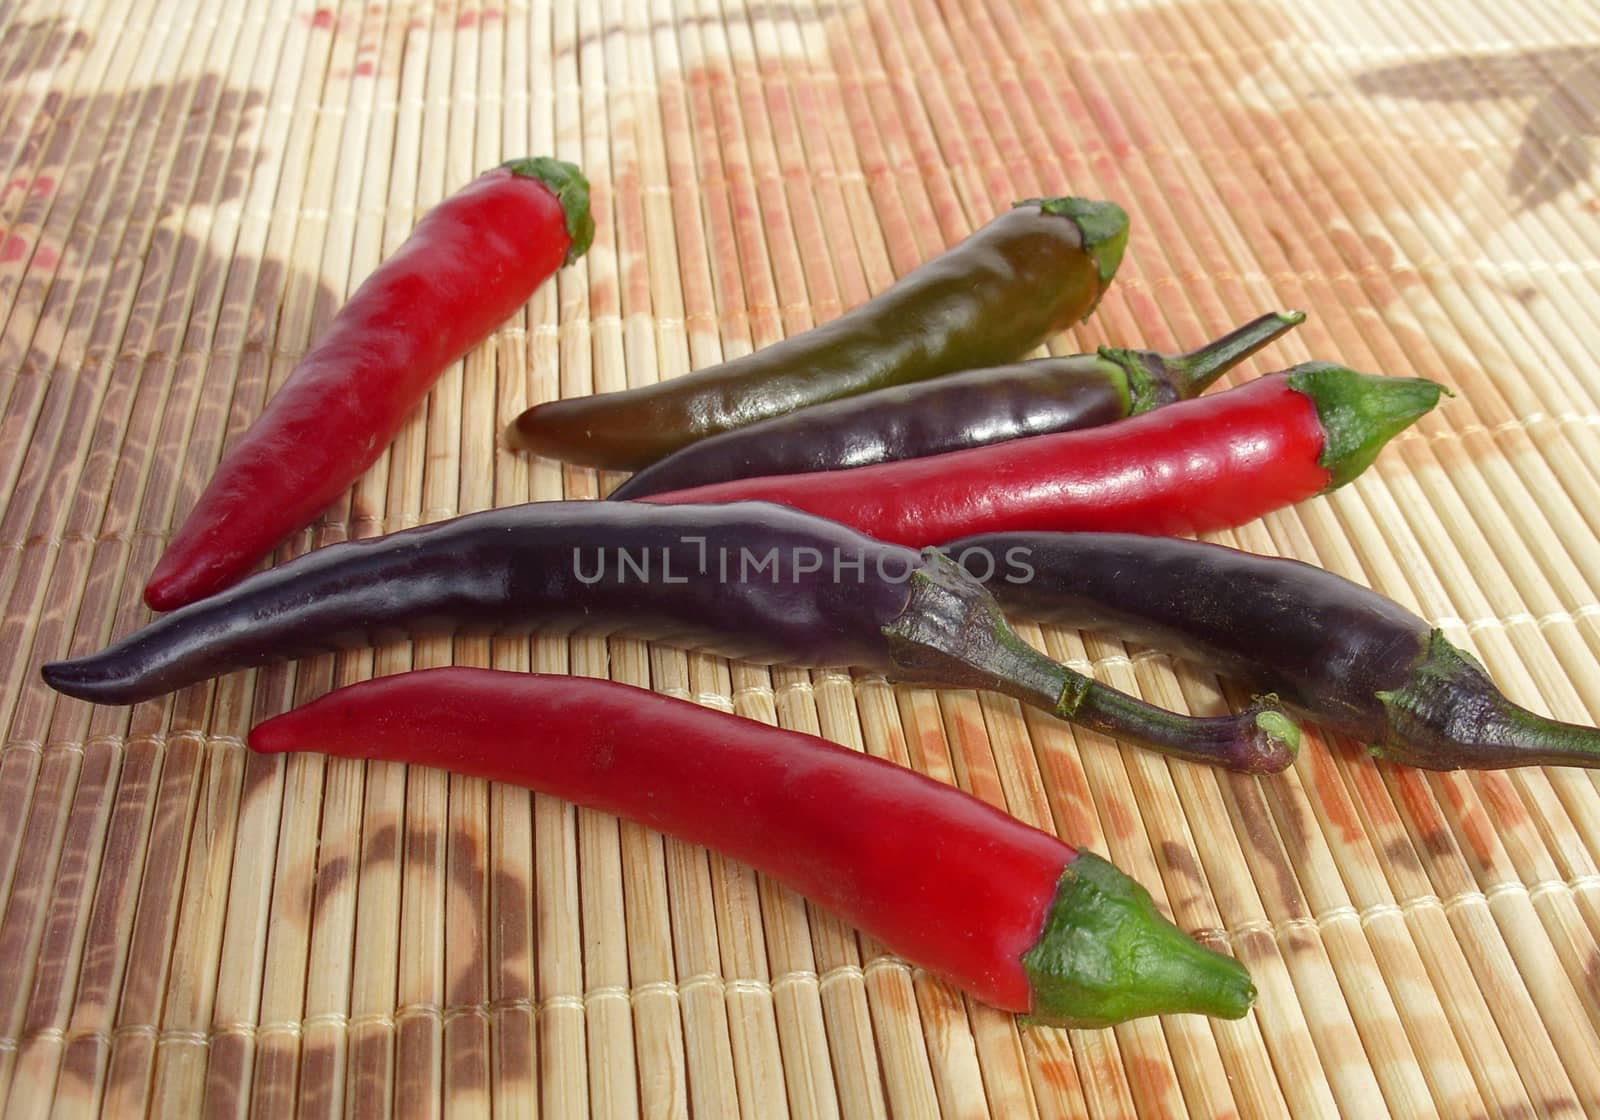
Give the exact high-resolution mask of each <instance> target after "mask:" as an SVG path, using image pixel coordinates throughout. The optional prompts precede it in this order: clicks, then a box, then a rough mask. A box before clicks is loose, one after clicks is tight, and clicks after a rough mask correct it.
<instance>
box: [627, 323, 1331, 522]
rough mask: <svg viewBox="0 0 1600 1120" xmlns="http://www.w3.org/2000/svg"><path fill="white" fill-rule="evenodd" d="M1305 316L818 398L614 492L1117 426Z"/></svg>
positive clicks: (695, 447)
mask: <svg viewBox="0 0 1600 1120" xmlns="http://www.w3.org/2000/svg"><path fill="white" fill-rule="evenodd" d="M1304 321H1305V313H1304V312H1301V311H1277V312H1273V313H1271V314H1268V315H1263V316H1261V317H1260V318H1258V319H1255V320H1253V321H1251V322H1249V323H1246V324H1245V325H1244V326H1242V327H1239V328H1238V329H1237V330H1234V331H1231V332H1229V333H1228V334H1226V335H1223V336H1222V337H1221V338H1219V339H1217V340H1216V341H1214V342H1211V343H1208V344H1207V345H1205V346H1202V347H1201V348H1200V349H1198V350H1193V351H1191V352H1189V353H1187V354H1179V355H1169V354H1158V353H1156V352H1154V351H1152V350H1119V349H1113V348H1111V347H1109V346H1102V347H1100V349H1099V351H1098V352H1096V353H1094V354H1074V355H1072V356H1070V357H1064V358H1035V359H1033V360H1032V361H1027V362H1017V363H1015V364H1013V365H1006V366H994V367H992V368H989V369H975V370H968V371H967V372H965V373H952V374H949V375H947V376H944V377H938V378H935V379H934V380H932V381H919V382H915V383H913V384H910V385H896V386H892V387H890V388H887V389H877V390H874V391H873V392H870V393H862V394H861V395H860V396H855V397H845V398H844V399H842V400H837V401H829V402H827V403H825V404H818V405H812V406H811V407H810V408H802V409H800V410H799V411H796V412H790V413H786V414H784V415H782V416H775V417H773V418H772V419H770V420H761V421H758V422H757V423H754V424H749V425H746V426H745V427H742V428H735V429H733V430H732V431H729V432H723V433H721V434H720V435H715V436H711V437H710V438H708V439H703V440H699V441H698V442H696V443H691V444H690V445H689V446H688V447H685V448H683V449H682V450H681V451H677V452H674V453H673V454H671V455H668V456H667V457H666V458H665V459H659V460H657V461H656V462H654V463H652V464H650V465H649V466H648V467H645V468H644V469H643V470H641V471H639V472H638V473H637V474H635V475H634V476H633V477H632V478H630V479H628V480H627V481H626V482H624V483H623V484H622V485H621V486H618V487H617V488H616V489H615V490H613V491H612V492H611V493H610V495H609V497H610V498H611V499H612V500H613V501H625V500H627V499H629V498H642V497H644V496H645V495H647V494H660V493H663V492H665V491H668V490H683V489H687V488H688V487H691V486H700V485H703V484H705V483H710V482H725V481H727V480H729V479H735V478H756V477H760V476H764V475H785V474H805V473H808V472H811V471H826V470H836V469H841V468H846V467H865V466H870V465H872V464H873V463H888V462H893V461H895V460H897V459H916V458H921V457H924V456H927V455H940V454H943V453H944V452H946V451H960V450H962V449H964V448H969V447H982V446H984V445H985V444H991V443H1001V442H1003V441H1005V440H1008V439H1016V438H1018V437H1021V436H1036V435H1043V434H1045V433H1047V432H1066V431H1071V430H1073V429H1075V428H1092V427H1097V426H1098V425H1101V424H1109V423H1111V422H1112V421H1113V420H1121V419H1123V418H1124V417H1127V416H1134V415H1137V414H1139V413H1141V412H1148V411H1150V409H1152V408H1156V407H1159V406H1160V405H1164V404H1171V403H1172V402H1173V401H1178V400H1186V399H1187V398H1189V397H1193V396H1196V395H1197V394H1199V393H1201V392H1203V391H1204V390H1205V389H1206V388H1207V387H1208V386H1210V385H1211V384H1212V383H1213V382H1214V381H1216V379H1217V378H1219V377H1221V376H1222V375H1223V374H1224V373H1226V372H1228V370H1230V369H1232V368H1233V367H1234V366H1235V365H1237V364H1238V363H1239V362H1242V361H1244V360H1245V359H1246V358H1248V357H1249V356H1250V355H1251V354H1254V353H1255V352H1256V351H1257V350H1259V349H1261V347H1263V346H1265V345H1266V344H1267V343H1269V342H1271V341H1272V340H1273V339H1275V338H1277V337H1278V336H1279V335H1281V334H1283V332H1284V331H1286V330H1289V329H1290V328H1291V327H1294V326H1296V325H1297V324H1299V323H1301V322H1304Z"/></svg>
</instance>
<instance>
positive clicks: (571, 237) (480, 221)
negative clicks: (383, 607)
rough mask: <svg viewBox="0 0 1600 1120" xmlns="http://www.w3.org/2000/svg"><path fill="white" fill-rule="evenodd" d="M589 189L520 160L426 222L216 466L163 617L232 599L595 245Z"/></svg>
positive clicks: (541, 162) (176, 556)
mask: <svg viewBox="0 0 1600 1120" xmlns="http://www.w3.org/2000/svg"><path fill="white" fill-rule="evenodd" d="M593 236H594V222H593V219H592V218H591V217H590V215H589V185H588V183H587V182H586V181H585V180H584V178H583V175H582V173H581V172H580V171H579V170H578V169H577V168H576V167H574V166H572V165H571V164H570V163H562V162H560V161H559V160H554V159H549V158H545V157H541V158H536V159H524V160H516V161H513V162H510V163H507V164H504V165H502V166H500V167H497V168H495V169H494V170H492V171H488V172H485V173H484V174H483V175H480V176H479V177H478V178H477V179H475V180H473V181H472V182H471V183H470V184H468V185H467V186H466V187H465V188H463V189H462V190H460V191H458V192H456V193H455V194H454V195H452V196H450V197H449V198H447V199H445V200H444V201H443V202H441V203H440V204H439V205H437V206H435V207H434V208H433V209H432V210H430V211H428V213H427V214H426V215H424V216H423V218H422V220H421V221H420V222H418V223H417V227H416V229H414V230H413V231H412V232H411V235H410V236H409V237H407V238H406V241H405V244H403V245H401V246H400V248H399V250H398V251H397V252H395V253H394V255H393V256H391V257H389V258H388V259H387V260H385V261H384V262H383V263H382V264H381V265H380V266H379V267H378V269H377V271H376V272H374V273H373V274H372V275H371V276H370V277H368V278H367V280H366V282H365V283H363V284H362V285H361V287H360V289H359V290H357V292H356V293H355V295H354V296H352V297H351V298H350V302H349V303H347V304H345V306H344V307H343V308H341V309H340V311H339V313H338V314H337V315H336V316H334V319H333V322H332V323H331V324H330V325H329V327H328V329H327V331H326V333H324V334H323V335H322V337H321V338H319V339H318V340H317V343H316V345H315V346H313V347H312V348H311V350H310V351H309V352H308V353H307V354H306V355H305V357H303V358H301V359H300V362H299V364H297V365H296V366H295V368H294V370H293V371H292V372H291V373H290V374H289V377H288V380H286V381H285V382H284V384H283V387H282V388H281V389H279V390H278V391H277V393H275V394H274V395H273V396H272V398H271V399H270V400H269V401H268V402H267V406H266V408H265V410H264V411H263V412H262V413H261V415H260V416H259V417H258V418H257V419H256V421H255V422H254V423H253V424H252V425H251V426H250V428H249V429H248V430H247V431H246V432H245V433H244V435H243V436H242V437H241V438H240V439H239V441H238V443H237V444H235V445H234V446H233V447H232V448H231V449H230V450H229V451H228V453H227V454H226V455H225V456H223V459H222V462H221V463H220V464H218V466H217V470H216V473H215V474H214V475H213V476H212V479H211V481H210V483H209V484H208V485H207V487H206V489H205V491H204V493H202V494H201V495H200V499H199V501H197V502H196V503H195V506H194V509H193V510H192V511H190V513H189V516H188V517H187V518H186V519H185V520H184V522H183V524H182V525H180V526H179V527H178V530H177V532H176V533H174V534H173V537H172V540H171V541H170V542H169V543H168V545H167V549H166V552H165V553H163V555H162V557H161V559H160V561H159V562H158V563H157V564H156V568H155V572H154V573H153V574H152V575H151V576H150V580H149V582H148V583H147V584H146V585H145V589H144V598H145V602H146V603H147V604H149V605H150V606H151V607H152V608H153V609H155V610H161V611H165V610H171V609H173V608H174V607H181V606H183V605H184V604H185V603H190V602H193V601H194V600H196V599H199V598H202V597H204V596H206V595H209V594H211V593H212V592H214V591H218V590H220V589H221V588H223V587H226V586H227V585H229V584H230V583H233V582H234V581H235V580H237V579H239V577H241V576H243V575H244V574H245V573H246V572H248V571H249V570H250V569H251V568H252V567H254V566H255V565H256V564H257V563H258V562H259V561H260V560H261V559H262V558H263V557H265V556H267V555H268V554H270V553H271V551H272V550H273V549H274V548H276V547H277V546H278V545H279V544H281V543H282V542H283V540H284V538H285V537H287V536H288V535H289V534H291V533H293V532H294V531H295V530H297V529H301V528H303V527H304V526H306V525H308V524H310V523H311V521H312V520H313V519H314V518H315V517H316V516H317V514H319V513H321V512H322V510H324V509H325V508H327V506H328V505H329V503H331V502H332V501H333V500H334V499H335V498H337V497H338V496H339V495H340V494H341V493H343V492H344V491H345V490H346V489H347V488H348V487H349V486H350V484H351V483H352V482H354V481H355V479H356V478H357V477H358V476H359V475H360V474H361V472H362V471H364V470H366V469H367V468H368V467H370V466H371V465H372V464H373V463H374V462H375V461H376V460H377V458H378V456H379V455H381V454H382V453H383V449H384V448H385V447H387V446H388V445H389V443H390V442H391V441H392V440H393V439H394V436H395V433H396V432H398V431H399V430H400V426H401V424H403V423H404V422H405V420H406V418H407V417H408V416H410V415H411V412H412V410H413V409H414V408H415V407H416V405H417V404H418V402H420V401H421V400H422V398H423V397H424V396H425V395H426V394H427V392H428V389H429V388H430V387H431V386H432V385H433V383H434V381H435V380H436V379H437V378H438V376H439V374H440V373H441V372H443V371H444V369H445V368H446V367H447V366H449V365H450V363H451V362H454V361H455V360H456V359H458V358H460V357H461V355H463V354H465V353H466V352H467V351H468V350H469V349H471V348H472V347H473V346H474V345H476V344H477V343H478V342H480V341H481V340H482V339H484V338H486V337H487V336H488V335H489V333H490V332H491V331H492V330H494V328H495V327H497V326H499V325H500V324H501V323H503V322H505V320H506V319H507V318H508V317H509V316H510V315H511V314H512V313H513V312H515V311H516V310H517V308H519V307H521V306H522V305H523V304H524V303H526V302H527V300H528V297H529V296H530V295H532V294H533V291H534V289H535V288H537V287H538V286H539V285H540V284H541V283H543V282H544V280H545V279H546V278H547V277H549V276H550V274H551V273H553V272H555V270H556V269H557V268H559V267H560V266H561V265H562V264H563V263H564V262H569V261H572V260H575V259H577V258H578V257H579V256H580V255H582V254H583V252H584V251H585V250H587V249H588V247H589V242H590V241H591V240H592V239H593Z"/></svg>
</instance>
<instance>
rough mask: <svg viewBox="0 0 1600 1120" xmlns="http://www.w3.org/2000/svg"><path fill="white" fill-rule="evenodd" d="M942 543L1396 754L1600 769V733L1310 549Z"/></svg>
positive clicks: (1005, 585) (1011, 592)
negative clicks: (1311, 560)
mask: <svg viewBox="0 0 1600 1120" xmlns="http://www.w3.org/2000/svg"><path fill="white" fill-rule="evenodd" d="M945 551H946V553H947V554H948V555H950V556H951V557H952V558H955V559H956V560H957V561H958V562H960V563H961V564H962V566H963V567H964V568H965V570H966V571H968V572H969V573H970V574H972V575H974V576H975V577H976V578H987V579H988V584H987V585H988V587H989V589H990V591H991V592H992V593H993V594H994V595H995V597H996V599H997V600H999V602H1000V605H1001V606H1002V607H1003V608H1004V609H1005V610H1006V611H1007V612H1008V613H1009V614H1013V615H1016V616H1020V617H1025V618H1031V619H1036V620H1039V621H1043V622H1053V623H1059V624H1061V625H1064V626H1071V627H1074V628H1077V629H1082V630H1101V631H1105V632H1107V633H1110V634H1114V635H1116V636H1118V637H1120V638H1125V639H1128V640H1131V641H1135V642H1139V643H1142V644H1145V645H1148V646H1151V647H1153V648H1156V649H1162V650H1166V651H1168V652H1171V653H1173V654H1176V655H1178V656H1180V657H1183V658H1186V659H1188V660H1191V661H1193V662H1195V663H1196V664H1199V665H1204V666H1206V667H1209V668H1211V669H1214V670H1215V671H1216V672H1218V673H1220V674H1222V675H1224V676H1227V677H1232V678H1234V679H1236V680H1238V681H1240V682H1241V683H1243V684H1245V685H1247V686H1248V687H1249V688H1251V689H1252V690H1259V691H1265V692H1271V693H1274V694H1275V695H1276V696H1277V697H1278V698H1279V699H1280V700H1282V701H1283V702H1284V704H1285V705H1287V706H1288V707H1289V708H1290V709H1292V710H1294V711H1297V712H1299V713H1301V714H1302V715H1304V716H1305V718H1307V719H1309V720H1311V721H1313V722H1315V723H1320V724H1322V725H1324V726H1326V727H1329V728H1332V729H1334V730H1336V731H1340V732H1343V733H1344V734H1346V735H1349V736H1351V737H1353V738H1355V739H1357V740H1358V741H1360V742H1362V743H1364V744H1366V745H1368V746H1369V747H1370V748H1371V750H1372V751H1373V752H1374V753H1376V754H1377V755H1379V756H1381V757H1383V758H1387V759H1389V760H1391V761H1393V762H1398V763H1403V764H1405V765H1407V766H1416V767H1421V768H1424V769H1429V770H1458V769H1468V768H1470V769H1500V768H1503V767H1508V766H1533V765H1569V766H1590V767H1593V766H1600V731H1597V730H1596V729H1594V728H1590V727H1581V726H1578V725H1575V724H1567V723H1560V722H1557V721H1554V720H1550V719H1547V718H1545V717H1543V716H1540V715H1537V714H1535V713H1533V712H1530V711H1527V710H1526V709H1523V708H1521V707H1519V706H1517V705H1515V704H1513V703H1512V702H1511V701H1510V700H1508V699H1507V698H1506V697H1505V696H1504V695H1502V694H1501V693H1500V691H1499V690H1498V689H1497V688H1496V687H1495V686H1494V684H1493V682H1492V681H1491V680H1490V679H1489V676H1488V674H1487V672H1486V671H1485V670H1484V669H1483V667H1482V666H1481V665H1479V664H1478V663H1477V662H1476V661H1475V660H1473V659H1472V658H1471V657H1470V656H1469V655H1468V654H1466V653H1464V652H1463V651H1461V650H1460V649H1457V648H1456V647H1455V646H1454V645H1452V644H1451V643H1450V642H1449V641H1447V640H1446V639H1445V638H1444V636H1443V635H1442V634H1441V633H1440V632H1439V631H1438V630H1436V629H1434V628H1433V627H1432V626H1430V625H1429V624H1428V623H1427V622H1426V621H1425V620H1424V619H1422V618H1419V617H1418V616H1417V615H1415V614H1413V613H1412V612H1411V611H1409V610H1407V609H1406V608H1404V607H1402V606H1400V604H1398V603H1396V602H1394V601H1392V600H1390V599H1388V598H1386V597H1384V596H1383V595H1380V594H1378V593H1377V592H1375V591H1372V590H1370V589H1369V588H1366V587H1362V586H1361V585H1359V584H1357V583H1353V582H1351V581H1350V580H1347V579H1345V578H1344V577H1342V576H1338V575H1335V574H1334V573H1332V572H1328V571H1325V570H1323V569H1321V568H1318V567H1315V566H1313V565H1310V564H1305V563H1302V562H1300V561H1298V560H1291V559H1286V558H1282V557H1274V556H1257V555H1253V554H1251V553H1248V552H1241V551H1239V550H1237V549H1232V548H1227V547H1224V546H1222V545H1217V544H1208V543H1204V542H1200V541H1186V540H1172V539H1167V538H1161V537H1146V536H1135V535H1128V534H1118V533H993V534H986V535H980V536H974V537H967V538H963V539H961V540H958V541H953V542H951V543H950V544H949V545H948V546H946V549H945ZM991 573H992V574H991ZM996 577H997V578H996Z"/></svg>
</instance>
